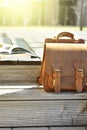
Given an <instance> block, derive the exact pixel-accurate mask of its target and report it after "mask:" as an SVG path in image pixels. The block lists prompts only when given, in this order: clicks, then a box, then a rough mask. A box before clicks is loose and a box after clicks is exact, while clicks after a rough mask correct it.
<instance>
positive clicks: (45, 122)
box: [0, 100, 87, 127]
mask: <svg viewBox="0 0 87 130" xmlns="http://www.w3.org/2000/svg"><path fill="white" fill-rule="evenodd" d="M83 125H84V126H85V125H87V100H72V101H70V100H62V101H58V100H55V101H52V100H51V101H38V100H37V101H14V102H13V101H1V102H0V127H9V126H10V127H25V126H26V127H29V126H50V127H51V126H83Z"/></svg>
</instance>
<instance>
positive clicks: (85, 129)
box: [50, 127, 87, 130]
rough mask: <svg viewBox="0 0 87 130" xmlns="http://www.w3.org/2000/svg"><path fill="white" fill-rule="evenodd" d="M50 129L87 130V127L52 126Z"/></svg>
mask: <svg viewBox="0 0 87 130" xmlns="http://www.w3.org/2000/svg"><path fill="white" fill-rule="evenodd" d="M50 130H87V127H51V128H50Z"/></svg>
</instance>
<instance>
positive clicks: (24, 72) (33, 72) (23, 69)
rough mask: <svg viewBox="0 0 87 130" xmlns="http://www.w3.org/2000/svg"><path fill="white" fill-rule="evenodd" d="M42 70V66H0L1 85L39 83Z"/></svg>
mask: <svg viewBox="0 0 87 130" xmlns="http://www.w3.org/2000/svg"><path fill="white" fill-rule="evenodd" d="M40 68H41V66H40V65H0V85H2V84H5V83H6V85H8V84H15V85H17V84H20V85H21V84H22V85H23V83H24V85H25V82H26V84H29V83H34V82H37V77H38V76H39V75H40Z"/></svg>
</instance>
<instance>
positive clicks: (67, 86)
mask: <svg viewBox="0 0 87 130" xmlns="http://www.w3.org/2000/svg"><path fill="white" fill-rule="evenodd" d="M65 36H66V37H69V38H70V39H60V40H61V42H60V43H59V42H58V44H57V42H53V41H52V40H53V39H50V40H51V41H50V40H48V39H45V46H44V53H43V61H42V66H41V75H40V78H39V84H42V85H44V89H45V91H56V92H59V91H61V90H67V91H68V90H72V91H78V92H81V91H83V84H85V83H83V78H84V76H83V66H84V63H83V61H82V59H83V58H84V56H85V57H87V54H86V51H85V50H86V48H87V46H86V47H85V48H84V47H83V46H85V44H82V43H84V40H83V39H79V40H75V39H74V35H73V34H71V33H68V32H63V33H60V34H59V35H58V36H57V38H55V39H57V40H59V39H58V38H60V37H65ZM67 40H73V43H76V42H77V43H79V44H73V43H71V42H70V44H67ZM47 41H48V43H46V42H47ZM55 41H56V40H55ZM62 41H63V42H62ZM50 43H51V44H50ZM54 43H55V44H54ZM61 43H62V44H61ZM68 43H69V42H68ZM80 45H81V46H80ZM81 47H82V48H83V49H81ZM82 50H84V51H82ZM83 55H84V56H83ZM78 66H79V67H78ZM76 68H77V69H76ZM76 70H77V71H76ZM85 70H86V68H85ZM57 77H58V78H57ZM80 77H81V78H80ZM55 79H56V80H55ZM78 79H80V81H78ZM85 82H86V81H85ZM79 86H80V87H79ZM84 88H85V87H84Z"/></svg>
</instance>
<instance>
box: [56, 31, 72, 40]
mask: <svg viewBox="0 0 87 130" xmlns="http://www.w3.org/2000/svg"><path fill="white" fill-rule="evenodd" d="M61 37H69V38H70V39H74V34H72V33H70V32H61V33H59V35H58V36H57V39H59V38H61Z"/></svg>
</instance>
